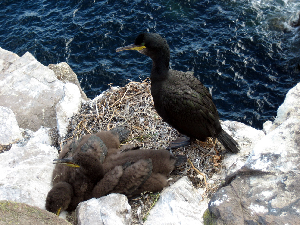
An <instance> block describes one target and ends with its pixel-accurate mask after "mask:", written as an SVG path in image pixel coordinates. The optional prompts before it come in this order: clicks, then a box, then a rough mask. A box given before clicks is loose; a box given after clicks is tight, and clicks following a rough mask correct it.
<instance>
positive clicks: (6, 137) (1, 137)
mask: <svg viewBox="0 0 300 225" xmlns="http://www.w3.org/2000/svg"><path fill="white" fill-rule="evenodd" d="M21 138H22V135H21V130H20V128H19V126H18V122H17V119H16V117H15V114H14V112H13V111H12V110H11V109H9V108H6V107H3V106H0V144H1V145H8V144H10V143H13V142H14V141H16V140H19V139H21Z"/></svg>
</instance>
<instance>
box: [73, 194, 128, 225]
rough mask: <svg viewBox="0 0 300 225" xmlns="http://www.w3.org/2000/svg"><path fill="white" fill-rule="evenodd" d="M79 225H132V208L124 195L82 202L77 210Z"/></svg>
mask: <svg viewBox="0 0 300 225" xmlns="http://www.w3.org/2000/svg"><path fill="white" fill-rule="evenodd" d="M76 215H77V223H78V225H93V224H97V225H102V224H103V225H104V224H105V225H126V224H131V207H130V205H129V204H128V199H127V197H126V196H125V195H122V194H110V195H108V196H104V197H101V198H98V199H96V198H92V199H90V200H88V201H85V202H81V203H80V204H79V205H78V206H77V209H76Z"/></svg>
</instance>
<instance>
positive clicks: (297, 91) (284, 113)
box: [274, 83, 300, 126]
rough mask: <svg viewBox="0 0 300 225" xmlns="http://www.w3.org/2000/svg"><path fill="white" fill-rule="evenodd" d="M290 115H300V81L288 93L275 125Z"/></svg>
mask: <svg viewBox="0 0 300 225" xmlns="http://www.w3.org/2000/svg"><path fill="white" fill-rule="evenodd" d="M290 117H300V83H298V84H297V85H296V86H295V87H293V88H292V89H291V90H289V91H288V93H287V94H286V96H285V99H284V102H283V103H282V105H281V106H280V107H279V108H278V110H277V116H276V118H275V121H274V124H275V126H278V125H280V124H281V123H283V122H284V121H285V120H287V119H288V118H290Z"/></svg>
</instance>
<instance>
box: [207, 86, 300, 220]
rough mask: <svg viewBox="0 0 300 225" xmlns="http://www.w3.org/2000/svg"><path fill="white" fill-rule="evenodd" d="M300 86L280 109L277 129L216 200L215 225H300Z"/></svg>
mask: <svg viewBox="0 0 300 225" xmlns="http://www.w3.org/2000/svg"><path fill="white" fill-rule="evenodd" d="M299 95H300V83H299V84H298V85H297V86H295V87H294V88H293V89H291V90H290V91H289V93H288V94H287V96H286V99H285V101H284V103H283V104H282V105H281V106H280V107H279V109H278V113H277V117H276V119H275V121H274V123H273V125H272V129H271V130H270V131H268V132H267V135H266V136H264V137H263V138H262V139H260V140H259V141H258V142H257V143H256V144H255V146H254V148H253V150H252V152H251V154H250V156H249V157H248V159H247V161H246V162H245V164H244V165H243V166H242V168H241V169H239V170H236V171H235V172H233V173H232V174H230V175H229V176H228V177H227V179H226V182H227V183H226V186H225V187H223V188H221V189H220V190H219V191H218V192H217V193H216V194H215V195H214V196H213V197H212V199H211V201H210V203H209V211H210V213H211V214H213V216H214V217H215V223H216V224H232V225H235V224H299V221H300V188H299V185H298V183H299V178H300V175H299V174H300V166H299V165H300V155H299V150H300V141H299V140H300V107H299V103H300V99H299Z"/></svg>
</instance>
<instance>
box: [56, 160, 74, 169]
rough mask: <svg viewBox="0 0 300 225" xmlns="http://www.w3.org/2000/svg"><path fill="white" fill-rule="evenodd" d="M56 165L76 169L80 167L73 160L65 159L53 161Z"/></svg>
mask: <svg viewBox="0 0 300 225" xmlns="http://www.w3.org/2000/svg"><path fill="white" fill-rule="evenodd" d="M53 163H54V164H63V165H66V166H69V167H75V168H78V167H80V166H79V165H78V164H76V163H74V161H73V159H72V158H65V159H54V160H53Z"/></svg>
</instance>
